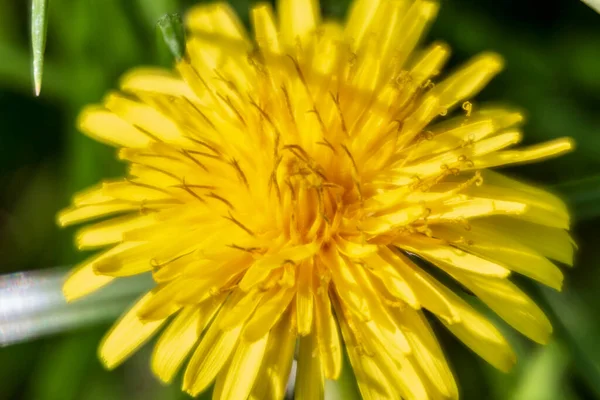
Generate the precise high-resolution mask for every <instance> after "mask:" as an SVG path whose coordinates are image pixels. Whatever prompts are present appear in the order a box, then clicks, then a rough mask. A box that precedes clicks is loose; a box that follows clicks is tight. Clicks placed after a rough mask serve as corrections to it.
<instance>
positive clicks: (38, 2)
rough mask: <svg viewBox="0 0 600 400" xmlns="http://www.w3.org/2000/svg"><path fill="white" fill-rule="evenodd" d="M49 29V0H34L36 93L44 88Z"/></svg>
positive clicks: (32, 42) (33, 24)
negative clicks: (45, 54) (43, 76)
mask: <svg viewBox="0 0 600 400" xmlns="http://www.w3.org/2000/svg"><path fill="white" fill-rule="evenodd" d="M47 30H48V0H32V3H31V48H32V50H33V82H34V85H35V95H36V96H39V95H40V90H42V74H43V72H44V50H45V49H46V33H47Z"/></svg>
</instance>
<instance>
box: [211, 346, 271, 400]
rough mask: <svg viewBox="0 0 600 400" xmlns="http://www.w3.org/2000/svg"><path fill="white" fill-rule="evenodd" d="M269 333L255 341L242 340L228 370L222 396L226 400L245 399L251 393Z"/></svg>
mask: <svg viewBox="0 0 600 400" xmlns="http://www.w3.org/2000/svg"><path fill="white" fill-rule="evenodd" d="M268 339H269V335H268V334H267V335H265V336H263V337H262V338H260V339H259V340H257V341H255V342H245V341H241V342H240V343H239V344H238V346H237V349H236V350H235V353H234V355H233V358H232V360H231V364H230V365H229V368H228V371H227V378H225V382H224V383H223V392H222V393H221V396H220V398H221V399H224V400H237V399H245V398H247V397H248V395H249V394H250V391H251V390H252V386H253V385H254V382H255V379H256V376H257V375H258V372H259V370H260V365H261V362H262V360H263V357H264V355H265V351H266V349H267V343H268Z"/></svg>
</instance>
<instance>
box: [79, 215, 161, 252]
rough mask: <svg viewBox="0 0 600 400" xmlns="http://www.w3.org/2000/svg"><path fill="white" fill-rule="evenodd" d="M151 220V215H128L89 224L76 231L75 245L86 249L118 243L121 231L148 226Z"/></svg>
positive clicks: (152, 219)
mask: <svg viewBox="0 0 600 400" xmlns="http://www.w3.org/2000/svg"><path fill="white" fill-rule="evenodd" d="M153 222H154V218H153V217H152V216H138V215H128V216H124V217H119V218H111V219H109V220H107V221H103V222H99V223H97V224H94V225H89V226H86V227H85V228H83V229H81V230H79V231H78V232H77V247H78V248H79V249H80V250H88V249H93V248H96V247H101V246H106V245H109V244H114V243H119V242H120V241H121V240H122V239H123V232H126V231H128V230H131V229H136V228H139V227H142V226H148V225H150V224H152V223H153Z"/></svg>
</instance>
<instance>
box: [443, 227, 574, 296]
mask: <svg viewBox="0 0 600 400" xmlns="http://www.w3.org/2000/svg"><path fill="white" fill-rule="evenodd" d="M481 222H482V221H473V222H471V223H470V226H471V229H469V230H468V231H467V230H465V229H464V228H462V227H457V226H453V225H448V226H435V227H433V228H432V231H433V235H434V236H435V237H437V238H442V239H444V240H448V241H450V242H454V246H456V247H458V248H460V249H462V250H464V251H467V252H469V253H472V254H475V255H478V256H480V257H483V258H486V259H488V260H494V261H495V262H499V263H500V264H501V265H503V266H505V267H507V268H509V269H510V270H512V271H515V272H518V273H520V274H523V275H525V276H528V277H530V278H532V279H535V280H537V281H539V282H541V283H544V284H546V285H548V286H550V287H552V288H555V289H558V290H560V288H561V287H562V281H563V274H562V272H561V271H560V269H559V268H558V267H557V266H556V265H554V264H553V263H551V262H550V261H549V260H548V259H546V258H545V257H543V256H542V255H540V254H538V253H537V252H535V251H534V250H532V249H530V248H528V247H526V246H523V245H522V244H521V243H520V242H519V241H517V240H514V239H512V237H511V236H505V235H502V234H500V233H499V232H498V231H497V230H496V229H494V228H493V227H489V226H486V225H485V224H482V223H481Z"/></svg>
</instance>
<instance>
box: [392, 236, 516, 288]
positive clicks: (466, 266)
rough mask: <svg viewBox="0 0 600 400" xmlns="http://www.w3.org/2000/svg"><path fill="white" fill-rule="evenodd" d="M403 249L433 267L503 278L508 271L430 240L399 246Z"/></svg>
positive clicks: (407, 242) (498, 265) (408, 241)
mask: <svg viewBox="0 0 600 400" xmlns="http://www.w3.org/2000/svg"><path fill="white" fill-rule="evenodd" d="M399 246H401V247H402V248H403V249H405V250H408V251H410V252H412V253H415V254H417V255H418V256H420V257H422V258H424V259H426V260H428V261H430V262H431V263H433V264H434V265H438V266H440V265H443V266H444V267H448V268H457V269H459V270H463V271H468V272H470V273H475V274H478V275H482V276H486V277H487V276H489V277H496V278H505V277H507V276H508V275H510V270H509V269H507V268H505V267H503V266H502V265H500V264H497V263H494V262H492V261H488V260H486V259H484V258H481V257H477V256H475V255H473V254H469V253H468V252H465V251H462V250H460V249H457V248H455V247H451V246H447V245H436V244H435V243H433V242H432V241H430V240H425V239H424V240H420V241H419V242H417V241H411V240H410V239H408V240H407V241H406V242H405V243H402V244H400V243H399Z"/></svg>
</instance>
